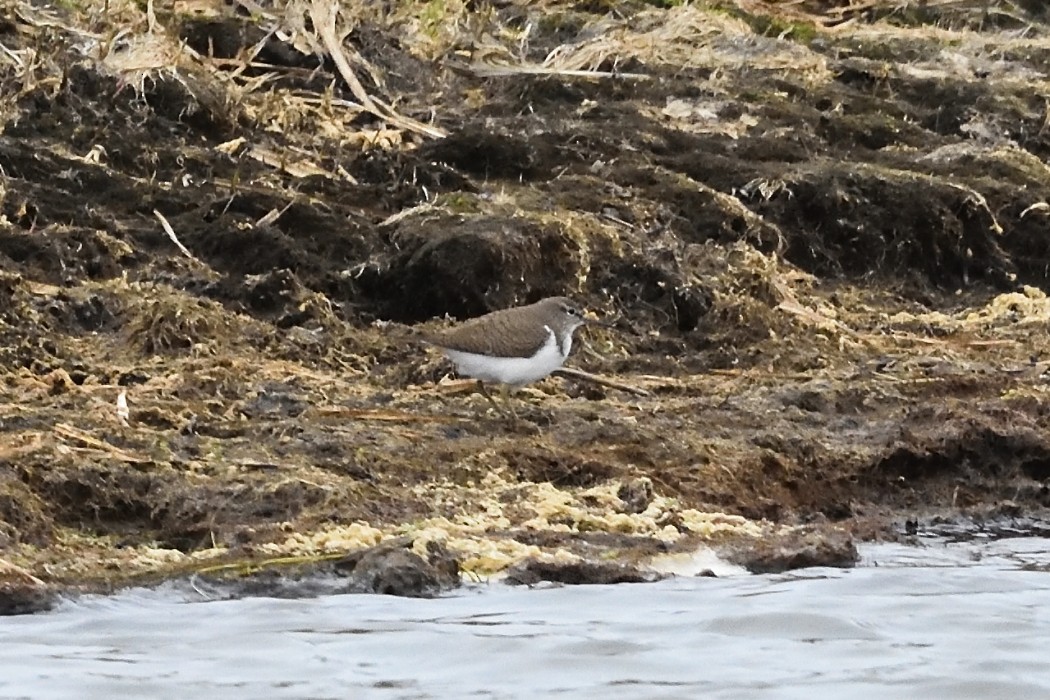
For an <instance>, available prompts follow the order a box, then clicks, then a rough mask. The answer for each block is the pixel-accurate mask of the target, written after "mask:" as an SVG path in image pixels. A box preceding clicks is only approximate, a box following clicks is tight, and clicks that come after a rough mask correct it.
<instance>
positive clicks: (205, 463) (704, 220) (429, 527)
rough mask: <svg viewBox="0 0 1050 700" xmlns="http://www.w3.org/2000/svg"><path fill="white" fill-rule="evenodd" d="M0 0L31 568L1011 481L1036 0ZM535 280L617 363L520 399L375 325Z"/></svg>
mask: <svg viewBox="0 0 1050 700" xmlns="http://www.w3.org/2000/svg"><path fill="white" fill-rule="evenodd" d="M0 7H2V8H3V9H4V11H3V12H2V13H0V16H2V17H4V18H6V19H2V20H0V44H2V45H3V48H4V49H5V50H4V51H3V52H0V95H2V98H3V99H2V100H0V103H2V104H3V105H4V106H3V107H0V168H2V170H0V340H2V342H0V369H2V372H3V379H2V381H0V432H2V440H0V548H2V551H3V554H2V557H3V559H4V560H6V561H8V562H9V563H10V564H12V565H16V566H18V567H21V570H22V571H24V572H26V573H28V574H29V575H32V576H35V577H37V578H39V579H40V580H41V581H43V582H45V583H46V584H48V585H56V586H60V587H61V586H65V585H89V586H103V587H104V586H110V585H120V584H122V583H124V582H128V581H132V580H141V578H140V577H147V578H149V577H156V576H169V575H182V574H185V573H187V572H193V571H197V570H200V569H202V568H207V567H212V566H217V565H225V564H228V563H236V562H249V563H250V562H261V561H268V560H272V559H280V558H282V557H305V558H310V557H328V556H332V555H341V554H346V553H348V552H352V551H357V550H360V549H362V548H365V547H371V546H374V545H378V544H380V543H383V542H386V541H387V540H390V539H391V538H399V537H407V538H409V540H410V541H411V542H412V543H413V544H412V547H413V549H414V550H418V551H417V554H418V552H424V551H426V547H427V544H428V543H439V544H440V545H441V546H442V547H445V548H447V549H448V550H449V551H450V552H453V553H454V555H455V556H456V557H457V558H458V561H459V562H460V564H459V566H460V570H461V571H463V572H465V573H467V574H470V575H489V574H494V573H499V572H504V571H506V570H507V569H508V568H509V567H512V566H514V565H517V564H521V563H522V562H525V561H533V560H535V561H540V562H543V561H554V562H567V563H570V564H571V563H573V562H585V563H586V562H594V561H598V560H600V559H603V558H604V559H612V560H614V561H617V562H619V563H623V564H626V565H635V564H639V565H644V563H645V562H646V561H648V560H649V559H650V558H651V557H653V556H656V555H657V554H659V553H660V552H664V551H667V550H674V549H675V548H684V547H687V546H688V547H694V548H695V547H697V546H700V545H701V544H708V545H711V546H716V547H727V548H740V547H743V548H744V549H745V550H747V549H748V548H749V547H750V545H749V544H748V543H762V542H766V543H768V542H770V541H772V540H771V539H770V538H776V537H783V536H786V534H788V533H790V532H791V531H792V528H796V527H798V526H801V525H809V526H812V527H816V528H817V529H818V530H819V529H821V528H823V529H825V530H826V532H827V533H829V535H828V537H829V540H828V541H829V542H838V541H839V538H841V537H854V538H860V539H872V538H880V537H886V538H896V537H899V536H906V534H907V531H908V527H907V526H906V524H907V523H909V522H928V521H929V519H930V518H933V517H939V518H947V519H951V518H963V519H966V518H975V517H976V518H980V517H983V515H984V514H987V513H990V512H1000V513H1002V514H1004V515H1005V516H1006V517H1009V518H1012V519H1015V520H1016V522H1018V523H1024V522H1036V521H1038V519H1039V518H1041V517H1043V516H1045V513H1046V509H1047V508H1048V506H1050V440H1048V438H1047V435H1048V434H1050V433H1048V432H1047V429H1046V428H1047V401H1046V376H1045V372H1046V370H1047V367H1048V365H1047V361H1046V358H1045V357H1044V352H1043V346H1044V345H1045V341H1046V338H1047V324H1048V319H1050V300H1048V299H1047V297H1046V295H1045V290H1046V289H1047V288H1048V279H1047V276H1048V270H1050V248H1048V246H1047V244H1046V240H1047V238H1046V236H1045V231H1046V226H1047V215H1048V214H1050V205H1048V204H1047V202H1048V197H1050V178H1048V177H1047V173H1046V168H1045V166H1044V165H1043V163H1044V161H1045V160H1046V159H1047V157H1048V155H1050V153H1048V151H1050V149H1048V143H1050V142H1048V141H1047V136H1046V133H1045V131H1046V130H1045V128H1044V126H1045V104H1044V103H1043V102H1044V101H1043V99H1042V97H1041V96H1040V95H1041V94H1042V93H1041V87H1040V86H1041V85H1042V83H1043V82H1044V80H1045V75H1044V71H1043V66H1044V65H1045V58H1046V56H1047V52H1048V51H1050V37H1048V24H1047V21H1046V20H1047V17H1046V16H1045V14H1043V13H1042V12H1041V11H1040V10H1039V8H1034V7H1033V8H1028V9H1027V10H1025V9H1018V8H1017V7H1016V6H1015V5H1011V6H1010V7H1011V8H1012V9H1011V10H1010V12H1003V13H1000V14H996V15H995V17H996V18H997V19H996V21H995V22H991V21H988V20H987V18H988V15H987V14H983V15H980V16H978V15H975V14H973V13H972V12H971V11H970V10H968V9H966V8H958V7H955V8H954V9H953V7H950V6H944V7H941V8H939V9H938V8H934V7H931V8H927V9H925V10H923V12H921V13H900V12H888V11H887V12H885V13H882V12H879V11H877V7H878V3H876V7H875V8H873V9H871V11H870V12H866V13H857V12H853V11H852V10H850V9H848V8H847V7H845V6H841V7H840V6H838V5H836V4H834V3H823V4H818V3H808V4H801V5H794V6H792V8H791V9H790V10H787V9H783V8H781V9H780V10H777V9H776V8H774V7H771V6H766V5H765V4H762V3H744V2H740V3H730V4H729V5H725V4H724V3H723V4H719V5H717V6H715V5H711V6H708V5H703V4H695V5H691V6H687V7H672V8H662V7H655V6H653V5H651V4H648V3H623V4H618V5H617V7H615V8H612V7H607V6H605V5H604V4H602V3H563V2H548V3H543V4H542V7H541V6H535V5H524V4H520V5H519V4H515V3H496V4H493V5H489V6H486V7H487V9H486V10H485V11H472V10H470V9H468V8H467V6H466V5H462V6H460V5H458V4H455V3H449V4H447V5H446V6H444V12H445V15H443V16H441V17H434V16H433V15H432V14H427V12H426V11H425V10H426V7H428V6H426V5H422V4H415V3H403V4H400V5H399V9H397V10H396V11H394V12H393V13H387V14H383V13H381V12H380V11H379V10H377V9H370V8H368V7H356V6H351V5H346V6H345V7H343V9H342V10H341V11H339V12H336V13H335V14H331V13H330V12H329V10H330V9H331V8H327V6H325V5H323V4H322V3H315V4H314V5H312V6H299V5H292V4H290V5H287V6H282V7H280V8H269V9H268V8H264V7H257V6H254V5H253V6H252V7H248V6H243V7H242V6H239V5H238V6H235V7H228V6H226V5H221V4H211V3H199V4H197V5H194V6H193V8H192V11H190V10H186V11H182V10H180V11H179V12H177V13H175V14H171V13H170V12H168V11H165V12H161V11H160V10H158V13H159V14H157V15H156V16H154V17H150V16H147V15H146V14H144V13H143V12H141V11H140V10H139V8H138V7H137V6H133V5H121V4H118V5H114V4H113V3H110V4H109V11H108V12H107V13H102V12H101V8H100V7H94V6H85V7H83V8H81V9H80V10H78V11H77V12H76V13H74V12H65V13H58V12H57V11H54V12H52V11H45V10H42V9H39V8H35V7H32V6H29V5H26V4H22V3H18V2H10V1H7V2H0ZM887 7H889V6H888V5H887ZM326 8H327V9H326ZM271 29H283V30H286V31H284V32H283V33H280V34H277V33H273V32H271V31H270V30H271ZM118 30H119V32H118ZM118 34H119V36H118ZM113 37H117V38H115V39H114V38H113ZM337 37H345V38H344V39H342V40H339V39H338V38H337ZM992 56H994V59H993V58H992ZM167 229H170V231H168V230H167ZM552 294H570V295H572V296H575V297H576V298H578V299H579V300H581V301H582V302H583V303H585V304H586V305H587V306H588V307H589V308H591V309H592V310H593V311H595V312H596V313H598V314H600V315H602V316H604V317H606V318H607V319H610V320H612V321H613V323H614V328H612V329H597V330H588V331H586V332H585V333H584V334H582V337H581V338H580V339H579V342H578V348H577V350H576V351H575V352H574V356H573V358H572V359H571V360H570V364H572V365H573V366H575V367H578V368H581V369H585V370H587V371H589V372H593V373H597V374H599V375H602V376H607V377H610V378H615V379H617V380H618V381H622V382H626V383H628V384H630V385H632V386H634V387H635V388H637V389H639V390H643V391H644V392H646V393H645V395H639V394H637V393H626V392H621V391H617V390H615V389H611V388H607V387H601V386H595V385H591V384H584V383H579V382H576V381H572V380H565V379H557V378H551V379H548V380H545V381H544V382H542V383H539V384H537V385H534V386H533V387H530V388H528V389H526V390H524V391H522V392H521V394H520V396H519V398H518V401H519V403H518V405H519V407H520V408H519V410H518V412H519V414H520V415H522V416H523V417H524V419H525V423H526V429H522V428H521V427H520V426H518V427H515V426H511V425H508V424H507V423H506V421H504V420H502V418H501V417H500V416H499V415H497V414H495V413H492V412H490V410H489V406H488V404H487V402H486V401H485V400H484V398H483V397H481V396H479V395H477V394H476V393H474V392H473V389H472V387H471V385H470V384H469V383H463V382H457V381H455V380H454V379H451V378H450V368H449V366H448V365H447V364H446V363H445V362H444V361H443V360H442V359H441V358H440V357H438V356H436V355H433V354H431V353H429V352H428V351H427V350H426V349H425V348H423V347H422V346H421V345H420V344H419V343H418V342H417V341H416V337H417V331H418V330H419V329H421V328H429V327H436V326H439V325H441V324H443V323H445V322H446V321H445V320H444V319H445V317H452V318H465V317H469V316H472V315H476V314H480V313H483V312H485V311H489V310H492V309H496V308H503V307H507V306H512V305H516V304H521V303H526V302H531V301H534V300H536V299H538V298H541V297H543V296H547V295H552ZM122 396H123V397H124V398H123V399H121V398H120V397H122ZM122 400H123V401H124V402H126V410H125V409H124V407H123V404H121V403H120V402H121V401H122ZM902 533H903V534H902ZM603 537H604V539H603ZM625 538H626V539H625ZM741 543H743V544H741ZM755 549H756V551H757V550H759V549H761V547H760V546H759V545H756V546H755ZM816 549H817V550H819V547H817V548H816ZM815 551H816V550H815ZM835 552H836V554H835V555H834V556H835V557H839V556H840V555H841V550H838V549H836V550H835ZM833 558H834V557H833ZM800 561H811V560H806V559H802V560H800ZM842 561H845V560H842ZM643 568H644V566H643Z"/></svg>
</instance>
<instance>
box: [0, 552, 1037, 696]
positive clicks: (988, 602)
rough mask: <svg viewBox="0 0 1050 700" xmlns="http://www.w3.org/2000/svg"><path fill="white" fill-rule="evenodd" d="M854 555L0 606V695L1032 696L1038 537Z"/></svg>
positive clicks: (172, 592) (167, 592)
mask: <svg viewBox="0 0 1050 700" xmlns="http://www.w3.org/2000/svg"><path fill="white" fill-rule="evenodd" d="M863 554H864V563H863V565H862V566H861V567H859V568H856V569H852V570H845V571H843V570H834V569H808V570H804V571H801V572H795V573H792V574H784V575H773V576H736V577H730V578H719V579H711V578H678V579H674V580H670V581H664V582H660V583H656V584H637V585H621V586H582V587H575V588H569V587H565V588H546V589H534V590H527V589H520V588H508V587H504V586H501V585H489V586H481V587H476V588H472V589H469V590H466V591H462V592H458V593H456V594H453V595H451V596H449V597H445V598H441V599H437V600H410V599H398V598H390V597H382V596H361V595H342V596H329V597H325V598H317V599H308V600H274V599H265V598H255V599H243V600H235V601H215V602H200V597H199V595H198V594H197V593H194V592H192V591H185V590H176V589H173V588H167V589H161V590H156V591H142V590H139V591H129V592H127V593H124V594H121V595H118V596H114V597H109V598H87V599H80V600H77V601H71V602H67V603H65V604H63V605H62V606H60V607H59V608H58V609H56V610H55V611H52V612H50V613H45V614H41V615H35V616H30V617H19V618H6V619H0V698H23V697H24V698H34V699H35V698H62V699H66V698H74V697H75V698H107V699H108V698H114V697H120V696H126V697H140V698H178V699H179V700H183V699H185V698H192V697H200V698H210V697H218V696H220V694H221V696H222V697H224V698H252V699H253V700H254V699H257V698H351V697H352V698H468V697H470V698H539V697H546V696H555V697H564V698H574V699H575V698H600V699H602V700H609V699H610V698H646V699H649V698H654V699H655V698H689V699H693V698H701V697H702V698H748V699H750V698H778V699H779V698H799V699H803V698H804V699H805V700H814V699H819V698H834V699H835V700H839V699H841V698H844V697H848V698H890V697H892V698H923V699H924V700H926V699H928V698H981V699H982V700H988V699H991V698H1010V699H1011V700H1012V699H1014V698H1040V697H1050V652H1048V651H1047V650H1048V649H1050V572H1048V570H1050V540H1040V539H1013V540H1000V541H998V542H986V543H979V544H978V543H969V544H956V545H949V544H945V543H937V544H934V545H931V546H927V547H919V548H909V547H903V546H897V545H879V546H872V547H868V548H866V549H864V550H863ZM1026 567H1027V569H1028V570H1026ZM1040 568H1041V569H1042V570H1039V569H1040Z"/></svg>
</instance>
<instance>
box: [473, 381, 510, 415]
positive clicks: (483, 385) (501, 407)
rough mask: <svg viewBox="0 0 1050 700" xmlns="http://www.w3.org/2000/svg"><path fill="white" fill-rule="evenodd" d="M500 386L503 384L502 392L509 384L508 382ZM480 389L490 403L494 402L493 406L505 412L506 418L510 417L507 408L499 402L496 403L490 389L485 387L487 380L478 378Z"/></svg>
mask: <svg viewBox="0 0 1050 700" xmlns="http://www.w3.org/2000/svg"><path fill="white" fill-rule="evenodd" d="M500 386H501V391H500V393H501V394H502V393H503V392H502V389H506V386H507V385H506V384H501V385H500ZM478 391H480V392H481V395H482V396H484V397H485V398H486V399H488V400H489V403H490V404H492V407H493V408H494V409H496V410H497V411H498V412H500V413H502V414H503V417H504V418H508V417H509V416H507V410H506V409H505V408H504V407H503V406H500V405H499V404H498V403H496V400H495V399H494V398H492V394H490V393H489V391H488V389H486V388H485V382H483V381H481V380H480V379H479V380H478Z"/></svg>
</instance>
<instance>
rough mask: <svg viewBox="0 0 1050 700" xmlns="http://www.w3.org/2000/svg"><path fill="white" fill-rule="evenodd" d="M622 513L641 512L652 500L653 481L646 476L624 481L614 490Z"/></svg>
mask: <svg viewBox="0 0 1050 700" xmlns="http://www.w3.org/2000/svg"><path fill="white" fill-rule="evenodd" d="M616 495H617V496H618V497H619V499H620V501H621V502H622V503H623V505H622V507H621V508H620V511H621V512H623V513H642V512H644V511H645V509H646V508H648V507H649V504H650V503H652V502H653V482H652V481H651V480H650V479H649V478H648V477H645V476H643V477H641V478H639V479H632V480H631V481H625V482H624V483H623V484H621V485H620V488H619V490H618V491H617V492H616Z"/></svg>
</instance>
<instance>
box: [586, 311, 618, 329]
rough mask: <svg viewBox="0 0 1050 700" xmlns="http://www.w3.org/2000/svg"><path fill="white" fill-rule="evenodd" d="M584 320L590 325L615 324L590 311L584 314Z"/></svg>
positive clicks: (607, 326)
mask: <svg viewBox="0 0 1050 700" xmlns="http://www.w3.org/2000/svg"><path fill="white" fill-rule="evenodd" d="M583 322H584V323H586V324H587V325H588V326H600V327H601V328H614V326H613V324H611V323H609V322H608V321H603V320H601V319H600V318H598V317H597V316H594V315H593V314H591V313H590V312H586V313H585V314H584V316H583Z"/></svg>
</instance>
